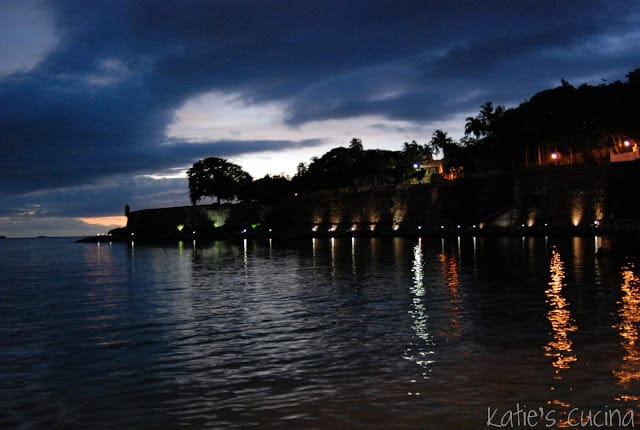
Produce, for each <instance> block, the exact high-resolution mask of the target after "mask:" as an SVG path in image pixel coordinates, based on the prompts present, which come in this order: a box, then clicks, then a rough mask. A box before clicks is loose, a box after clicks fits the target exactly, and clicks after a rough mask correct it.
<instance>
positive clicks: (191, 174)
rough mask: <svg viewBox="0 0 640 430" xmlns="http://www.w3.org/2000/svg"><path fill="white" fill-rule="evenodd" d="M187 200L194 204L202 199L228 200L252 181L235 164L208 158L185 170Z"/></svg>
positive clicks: (221, 159)
mask: <svg viewBox="0 0 640 430" xmlns="http://www.w3.org/2000/svg"><path fill="white" fill-rule="evenodd" d="M187 176H188V178H189V198H190V199H191V203H192V204H194V205H195V204H196V203H197V202H198V201H200V199H202V198H203V197H211V198H213V197H216V198H217V200H218V204H220V200H221V199H225V200H230V199H232V198H234V197H236V196H237V195H238V193H239V192H241V191H242V188H243V187H244V186H246V185H247V184H249V183H250V182H251V180H252V178H251V176H250V175H249V174H248V173H247V172H245V171H244V170H242V168H241V167H240V166H238V165H237V164H233V163H230V162H228V161H227V160H225V159H223V158H217V157H210V158H205V159H204V160H200V161H197V162H195V163H194V164H193V166H192V167H191V168H190V169H189V170H187Z"/></svg>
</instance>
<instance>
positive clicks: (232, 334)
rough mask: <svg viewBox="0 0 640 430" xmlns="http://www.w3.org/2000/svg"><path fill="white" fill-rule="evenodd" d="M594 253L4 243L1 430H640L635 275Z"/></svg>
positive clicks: (0, 264)
mask: <svg viewBox="0 0 640 430" xmlns="http://www.w3.org/2000/svg"><path fill="white" fill-rule="evenodd" d="M595 242H596V239H595V238H573V239H561V240H554V239H552V238H549V239H545V238H525V239H523V238H491V239H489V238H477V239H474V238H461V239H455V238H454V239H447V240H440V239H427V238H423V239H418V238H413V239H408V238H405V239H391V238H389V239H369V238H366V239H364V238H356V239H315V240H312V239H309V240H305V241H301V242H295V243H283V242H279V241H277V240H273V241H268V240H261V241H251V240H250V241H242V240H239V241H236V242H215V243H207V244H199V243H197V244H193V243H191V242H186V243H180V244H175V245H170V246H142V245H135V246H129V245H125V244H112V245H109V244H101V245H97V244H76V243H73V241H72V240H70V239H31V240H26V239H25V240H18V239H9V240H3V241H0V276H1V281H0V426H1V427H7V428H65V429H67V428H114V429H120V428H139V429H152V428H249V427H256V428H321V429H326V428H408V429H413V428H416V429H418V428H424V429H431V428H435V429H440V428H442V429H444V428H486V427H487V425H488V424H491V425H493V424H496V423H497V424H500V423H502V424H505V423H506V424H509V421H508V419H509V417H511V418H512V421H511V424H512V428H513V427H516V428H525V427H528V428H531V427H534V428H536V427H537V428H546V426H547V425H548V426H549V427H561V426H566V425H570V424H576V423H577V422H576V421H575V420H576V419H578V420H579V419H580V417H581V415H582V416H583V417H584V416H585V414H587V413H588V411H592V413H593V415H592V416H595V413H596V412H600V413H601V414H600V415H598V416H599V417H600V419H604V418H603V417H606V416H609V417H613V418H612V419H613V420H614V421H615V422H613V423H610V424H615V425H617V424H620V423H619V422H618V421H619V420H620V416H621V415H619V416H616V415H615V414H614V411H617V410H619V411H622V412H624V413H627V415H626V417H627V421H626V423H623V424H626V426H627V427H629V428H631V427H632V426H631V425H630V424H631V423H630V422H629V421H628V419H629V418H630V416H629V415H628V413H629V411H631V412H633V413H635V414H638V415H636V416H635V421H634V422H633V425H638V426H640V342H639V339H640V281H639V277H640V267H639V266H638V260H637V259H635V258H611V257H608V258H597V257H596V256H595V253H594V250H595V246H596V243H595ZM518 410H526V411H529V413H531V414H539V416H538V420H537V421H535V423H534V421H532V420H531V419H530V420H529V422H524V421H523V422H520V426H519V427H518V426H517V425H516V424H518V423H517V422H515V421H514V419H515V418H516V417H520V416H522V415H523V414H522V413H520V412H518ZM622 412H621V414H622ZM492 413H493V415H491V414H492ZM509 413H511V415H509ZM607 414H608V415H607ZM569 419H572V420H574V421H569ZM505 420H506V421H505ZM488 421H489V422H488ZM522 424H525V425H522ZM533 424H535V425H533ZM578 424H579V422H578ZM584 424H588V422H584ZM592 424H593V423H592ZM596 424H597V423H596ZM500 425H501V424H500ZM611 427H613V426H609V428H611Z"/></svg>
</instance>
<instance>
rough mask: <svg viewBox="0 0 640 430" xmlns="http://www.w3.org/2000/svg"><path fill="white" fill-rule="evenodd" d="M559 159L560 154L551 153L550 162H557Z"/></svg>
mask: <svg viewBox="0 0 640 430" xmlns="http://www.w3.org/2000/svg"><path fill="white" fill-rule="evenodd" d="M559 157H560V154H558V153H557V152H552V153H551V159H552V160H557V159H558V158H559Z"/></svg>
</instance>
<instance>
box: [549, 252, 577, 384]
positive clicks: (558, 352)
mask: <svg viewBox="0 0 640 430" xmlns="http://www.w3.org/2000/svg"><path fill="white" fill-rule="evenodd" d="M549 266H550V267H549V272H550V277H551V280H550V281H549V288H548V289H547V290H546V291H545V294H546V295H547V303H548V304H549V307H550V309H549V311H548V312H547V318H548V319H549V323H550V324H551V330H552V338H551V340H550V341H549V343H548V344H547V345H546V346H545V351H546V354H545V355H546V356H547V357H551V358H553V362H552V363H551V364H552V366H553V368H554V373H555V376H554V378H555V379H562V376H561V374H562V371H564V370H566V369H569V368H570V367H571V365H572V363H574V362H575V361H578V357H576V355H575V353H574V352H573V342H572V340H571V337H570V333H572V332H575V331H576V330H578V327H577V326H576V324H575V323H574V321H573V318H572V317H571V311H570V310H569V302H568V301H567V299H566V298H565V297H564V296H563V294H562V288H563V287H564V286H565V284H564V278H565V271H564V262H563V261H562V258H561V257H560V253H559V252H558V251H557V250H556V249H553V250H552V251H551V261H550V263H549Z"/></svg>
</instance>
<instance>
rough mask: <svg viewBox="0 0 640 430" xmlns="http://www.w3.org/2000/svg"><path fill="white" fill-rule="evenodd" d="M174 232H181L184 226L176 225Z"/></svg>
mask: <svg viewBox="0 0 640 430" xmlns="http://www.w3.org/2000/svg"><path fill="white" fill-rule="evenodd" d="M176 230H178V231H182V230H184V224H178V225H177V226H176Z"/></svg>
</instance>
